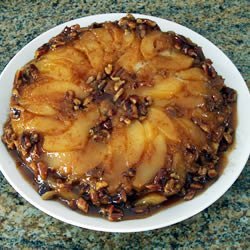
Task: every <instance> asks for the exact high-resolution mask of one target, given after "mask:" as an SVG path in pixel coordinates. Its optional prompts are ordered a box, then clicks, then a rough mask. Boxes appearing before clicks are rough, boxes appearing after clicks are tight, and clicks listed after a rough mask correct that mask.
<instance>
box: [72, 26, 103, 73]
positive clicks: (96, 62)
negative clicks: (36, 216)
mask: <svg viewBox="0 0 250 250" xmlns="http://www.w3.org/2000/svg"><path fill="white" fill-rule="evenodd" d="M74 48H76V49H78V50H79V51H82V52H84V53H85V54H86V55H87V58H88V60H89V62H90V64H91V66H92V67H93V68H94V69H96V70H97V72H100V71H102V69H103V67H104V62H103V57H104V51H103V49H102V47H101V45H100V44H99V42H98V41H97V39H96V37H95V35H94V34H93V33H92V32H91V31H86V32H84V33H83V35H82V36H81V37H80V39H78V40H77V41H75V42H74Z"/></svg>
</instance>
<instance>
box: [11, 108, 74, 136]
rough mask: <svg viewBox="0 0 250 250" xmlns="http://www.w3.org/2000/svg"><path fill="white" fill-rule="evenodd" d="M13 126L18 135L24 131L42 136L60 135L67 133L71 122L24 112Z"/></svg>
mask: <svg viewBox="0 0 250 250" xmlns="http://www.w3.org/2000/svg"><path fill="white" fill-rule="evenodd" d="M11 122H12V126H13V129H14V131H15V132H16V133H17V134H19V135H20V134H21V133H22V132H23V131H25V130H28V131H36V132H40V133H42V134H53V135H55V134H60V133H63V132H64V131H66V130H67V129H68V128H69V126H70V125H71V122H70V121H60V120H58V119H55V118H52V117H46V116H34V115H33V114H31V113H29V112H27V111H24V112H22V113H21V117H20V118H19V120H18V121H17V120H14V119H13V120H12V121H11Z"/></svg>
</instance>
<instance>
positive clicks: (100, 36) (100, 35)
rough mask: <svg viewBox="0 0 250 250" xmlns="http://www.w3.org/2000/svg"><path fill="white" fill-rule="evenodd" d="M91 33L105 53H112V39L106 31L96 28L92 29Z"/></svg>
mask: <svg viewBox="0 0 250 250" xmlns="http://www.w3.org/2000/svg"><path fill="white" fill-rule="evenodd" d="M92 32H93V34H94V35H95V36H96V38H97V40H98V42H99V43H100V44H101V46H102V48H103V50H104V51H105V52H112V51H114V47H113V41H114V40H113V37H112V36H111V34H110V33H109V32H108V31H107V30H106V29H104V28H96V29H93V30H92Z"/></svg>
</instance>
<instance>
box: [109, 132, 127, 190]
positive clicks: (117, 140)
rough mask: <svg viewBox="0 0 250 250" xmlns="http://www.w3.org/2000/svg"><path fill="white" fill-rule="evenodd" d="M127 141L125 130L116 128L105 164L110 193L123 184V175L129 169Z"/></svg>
mask: <svg viewBox="0 0 250 250" xmlns="http://www.w3.org/2000/svg"><path fill="white" fill-rule="evenodd" d="M126 141H127V139H126V131H125V128H115V129H114V130H113V132H112V136H111V139H110V142H109V147H110V148H109V150H111V152H110V153H109V155H108V157H107V159H105V162H104V166H106V172H105V174H104V178H105V179H106V180H107V181H108V183H110V185H109V187H108V189H109V191H110V192H113V191H115V189H116V188H117V187H118V186H119V185H120V184H121V182H122V173H123V172H125V171H126V170H127V168H128V167H127V161H126ZM109 150H108V151H109ZM107 163H108V164H107Z"/></svg>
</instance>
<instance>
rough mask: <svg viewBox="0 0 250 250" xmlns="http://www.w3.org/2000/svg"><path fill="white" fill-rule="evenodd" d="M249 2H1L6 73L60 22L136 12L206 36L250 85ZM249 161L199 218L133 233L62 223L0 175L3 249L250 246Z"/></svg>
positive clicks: (0, 34) (0, 245) (0, 29)
mask: <svg viewBox="0 0 250 250" xmlns="http://www.w3.org/2000/svg"><path fill="white" fill-rule="evenodd" d="M184 2H186V4H185V3H184ZM247 2H248V1H247V0H245V1H242V0H231V1H223V0H216V1H215V0H210V1H205V0H200V1H193V0H191V1H181V0H177V1H165V0H162V1H161V0H155V1H150V0H140V1H136V0H131V1H127V0H125V1H122V0H117V1H107V0H106V1H90V0H86V1H76V0H74V1H72V0H71V1H66V0H63V1H36V0H33V1H32V0H29V1H28V0H27V1H21V0H11V1H8V0H3V1H1V2H0V44H1V45H0V54H1V57H0V72H1V71H2V70H3V69H4V67H5V65H6V64H7V63H8V62H9V60H10V59H11V58H12V57H13V56H14V55H15V54H16V53H17V52H18V51H19V50H20V49H21V48H22V47H23V46H24V45H25V44H27V43H28V42H29V41H31V40H32V39H33V38H35V37H36V36H37V35H39V34H41V33H42V32H44V31H46V30H48V29H50V28H52V27H54V26H56V25H57V24H60V23H63V22H65V21H68V20H72V19H75V18H79V17H83V16H87V15H92V14H98V13H109V12H133V13H136V12H137V13H141V14H148V15H153V16H158V17H162V18H165V19H169V20H172V21H175V22H177V23H180V24H182V25H185V26H187V27H189V28H191V29H193V30H194V31H197V32H198V33H200V34H201V35H203V36H205V37H206V38H208V39H209V40H210V41H212V42H213V43H214V44H216V45H217V46H218V47H219V48H220V49H222V50H223V51H224V52H225V53H226V54H227V56H229V58H230V59H232V61H233V62H234V63H235V65H236V66H237V67H238V69H239V70H240V72H241V73H242V75H243V77H244V79H245V80H246V81H247V84H248V86H249V87H250V81H249V80H250V75H249V74H250V68H249V61H248V60H249V52H250V51H249V42H250V41H249V33H248V32H247V30H248V31H249V26H248V25H249V16H248V13H249V12H248V11H247V9H248V10H249V5H247ZM1 84H3V83H1ZM249 166H250V161H249V160H248V163H247V166H246V167H245V169H244V171H243V172H242V174H241V176H240V177H239V178H238V180H237V181H236V182H235V183H234V185H233V186H232V187H231V188H230V189H229V190H228V191H227V193H226V194H225V195H224V196H223V197H222V198H220V199H219V200H218V201H217V202H215V203H214V204H213V205H212V206H210V207H209V208H207V209H205V210H204V211H203V212H201V213H199V214H198V215H196V216H194V217H193V218H191V219H188V220H185V221H183V222H181V223H178V224H177V225H173V226H170V227H167V228H163V229H158V230H154V231H149V232H142V233H127V234H119V233H103V232H94V231H91V230H85V229H81V228H78V227H74V226H71V225H67V224H65V223H63V222H61V221H58V220H56V219H54V218H52V217H50V216H48V215H46V214H44V213H43V212H41V211H39V210H38V209H36V208H35V207H33V206H32V205H30V204H29V203H28V202H27V201H25V200H24V199H23V198H22V197H20V195H19V194H17V193H16V192H15V190H14V189H13V188H12V187H11V186H10V185H9V184H8V183H7V181H6V180H5V178H4V177H3V175H2V174H1V173H0V249H2V248H11V249H19V248H22V249H23V248H24V249H33V248H46V249H47V248H49V249H56V248H60V249H61V248H69V249H81V248H82V249H153V248H157V249H163V248H165V249H177V248H178V249H179V248H185V249H189V248H194V249H208V248H212V249H231V248H233V249H235V248H242V249H247V248H248V249H249V248H250V245H249V241H248V242H247V237H248V236H249V216H250V213H249V211H250V210H249V204H250V202H249V201H250V190H249V183H250V171H249Z"/></svg>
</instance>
